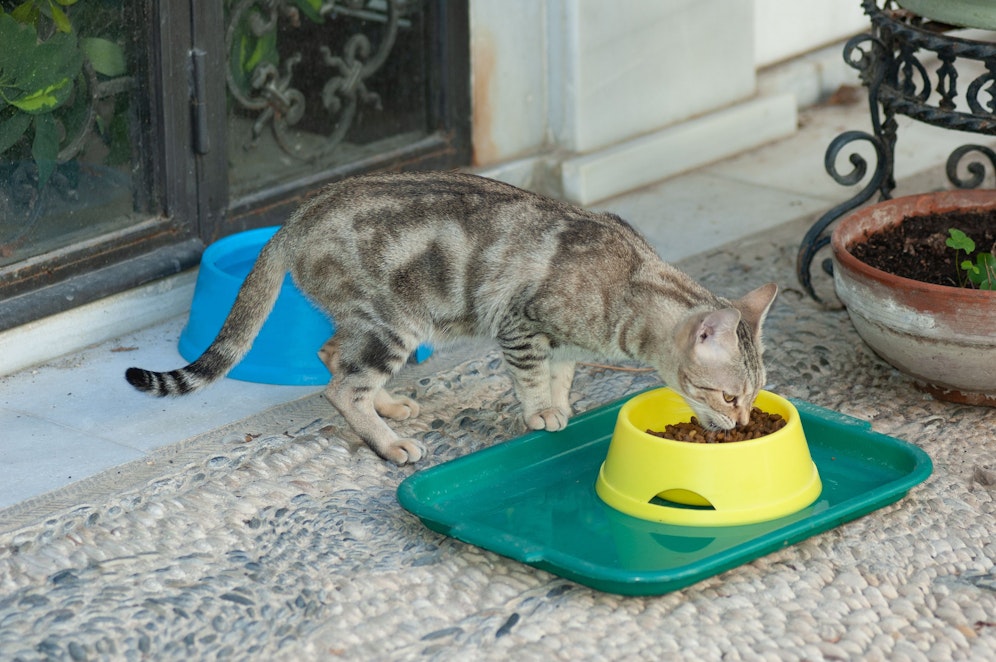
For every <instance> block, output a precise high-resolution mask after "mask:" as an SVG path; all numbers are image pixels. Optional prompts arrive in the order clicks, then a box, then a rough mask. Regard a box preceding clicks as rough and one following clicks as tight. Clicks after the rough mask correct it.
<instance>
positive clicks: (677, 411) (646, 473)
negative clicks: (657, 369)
mask: <svg viewBox="0 0 996 662" xmlns="http://www.w3.org/2000/svg"><path fill="white" fill-rule="evenodd" d="M754 406H755V407H757V408H758V409H760V410H761V411H764V412H768V413H773V414H780V415H781V416H782V417H783V418H784V419H785V420H786V425H785V427H783V428H781V429H780V430H778V431H776V432H773V433H771V434H769V435H766V436H764V437H759V438H757V439H750V440H747V441H734V442H725V443H714V444H698V443H692V442H687V441H674V440H672V439H662V438H660V437H656V436H654V435H651V434H647V432H646V430H648V429H650V430H663V429H664V426H665V425H668V424H672V423H680V422H685V421H688V420H690V419H691V417H692V416H693V415H694V414H695V412H694V411H693V410H692V408H691V407H689V406H688V404H687V403H686V402H685V400H684V399H683V398H682V397H681V396H680V395H678V393H677V392H675V391H673V390H671V389H669V388H659V389H655V390H653V391H648V392H646V393H642V394H640V395H637V396H635V397H633V398H632V399H630V400H629V401H628V402H626V404H624V405H623V406H622V409H620V410H619V417H618V419H617V420H616V427H615V431H614V432H613V434H612V441H611V442H610V443H609V451H608V454H607V455H606V458H605V462H603V463H602V468H601V469H600V470H599V472H598V480H597V481H596V483H595V491H596V492H597V493H598V496H599V497H600V498H601V499H602V501H604V502H605V503H607V504H608V505H610V506H612V507H613V508H615V509H616V510H619V511H621V512H624V513H626V514H627V515H632V516H633V517H639V518H641V519H646V520H651V521H656V522H662V523H665V524H678V525H683V526H731V525H737V524H753V523H755V522H763V521H766V520H771V519H776V518H778V517H783V516H785V515H789V514H791V513H794V512H796V511H798V510H802V509H803V508H805V507H806V506H808V505H810V504H811V503H813V502H814V501H816V499H817V498H818V497H819V496H820V492H821V491H822V490H823V485H822V483H821V482H820V475H819V472H818V471H817V469H816V465H815V464H814V463H813V459H812V457H811V456H810V454H809V446H808V445H807V444H806V437H805V435H804V434H803V431H802V422H801V420H800V419H799V412H798V410H796V408H795V406H793V405H792V403H791V402H789V401H788V400H786V399H785V398H782V397H780V396H777V395H775V394H774V393H770V392H768V391H761V392H760V393H759V394H758V396H757V401H756V402H755V403H754Z"/></svg>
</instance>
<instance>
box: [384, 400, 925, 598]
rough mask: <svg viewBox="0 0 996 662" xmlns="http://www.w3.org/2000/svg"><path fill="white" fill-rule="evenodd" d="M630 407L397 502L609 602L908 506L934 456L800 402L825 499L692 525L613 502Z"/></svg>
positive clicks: (429, 482)
mask: <svg viewBox="0 0 996 662" xmlns="http://www.w3.org/2000/svg"><path fill="white" fill-rule="evenodd" d="M626 399H628V398H625V399H622V400H619V401H617V402H614V403H612V404H609V405H605V406H603V407H600V408H598V409H594V410H592V411H590V412H587V413H584V414H581V415H579V416H577V417H575V418H574V419H572V420H571V422H570V423H569V424H568V426H567V428H565V429H564V430H562V431H560V432H555V433H550V432H532V433H530V434H527V435H524V436H522V437H518V438H516V439H513V440H511V441H508V442H505V443H502V444H499V445H497V446H493V447H491V448H487V449H485V450H482V451H478V452H477V453H472V454H470V455H467V456H465V457H462V458H458V459H456V460H452V461H450V462H447V463H445V464H441V465H439V466H436V467H433V468H431V469H426V470H424V471H420V472H418V473H416V474H413V475H412V476H410V477H408V478H407V479H406V480H405V481H404V482H403V483H401V485H400V486H399V487H398V501H399V502H400V503H401V505H402V506H403V507H404V508H405V509H407V510H409V511H411V512H412V513H414V514H415V515H417V516H418V517H419V518H420V519H421V520H422V522H423V523H425V525H426V526H428V527H429V528H430V529H432V530H434V531H438V532H440V533H443V534H446V535H449V536H452V537H454V538H456V539H458V540H462V541H464V542H468V543H471V544H474V545H477V546H479V547H483V548H485V549H489V550H491V551H493V552H497V553H498V554H501V555H503V556H507V557H509V558H512V559H515V560H517V561H521V562H522V563H526V564H529V565H531V566H535V567H537V568H541V569H543V570H547V571H549V572H552V573H553V574H556V575H560V576H562V577H566V578H568V579H571V580H573V581H576V582H578V583H580V584H584V585H586V586H590V587H592V588H595V589H598V590H601V591H607V592H610V593H621V594H625V595H659V594H662V593H667V592H669V591H674V590H677V589H680V588H684V587H685V586H688V585H690V584H694V583H695V582H697V581H700V580H702V579H705V578H707V577H711V576H712V575H715V574H718V573H720V572H723V571H725V570H729V569H730V568H734V567H736V566H738V565H740V564H742V563H746V562H748V561H752V560H753V559H756V558H758V557H760V556H763V555H765V554H768V553H770V552H773V551H775V550H778V549H781V548H783V547H787V546H788V545H791V544H794V543H796V542H799V541H800V540H804V539H806V538H808V537H810V536H812V535H815V534H817V533H821V532H823V531H826V530H828V529H831V528H833V527H835V526H837V525H838V524H842V523H844V522H847V521H850V520H853V519H856V518H858V517H861V516H862V515H865V514H867V513H869V512H871V511H873V510H876V509H878V508H881V507H882V506H885V505H888V504H890V503H893V502H895V501H898V500H899V499H901V498H902V497H903V496H904V495H905V494H906V492H907V491H909V489H910V488H911V487H913V486H914V485H917V484H918V483H920V482H922V481H924V480H925V479H926V478H927V477H928V476H929V475H930V472H931V468H932V465H931V461H930V458H929V457H928V456H927V454H926V453H924V452H923V451H922V450H920V449H919V448H917V447H916V446H913V445H912V444H909V443H907V442H905V441H901V440H899V439H894V438H892V437H887V436H885V435H882V434H878V433H876V432H873V431H872V430H871V426H870V425H869V424H868V423H865V422H864V421H860V420H858V419H855V418H851V417H849V416H844V415H842V414H839V413H837V412H833V411H830V410H828V409H823V408H822V407H817V406H815V405H812V404H809V403H806V402H801V401H795V400H793V404H794V405H795V406H796V407H797V408H798V410H799V414H800V416H801V418H802V425H803V429H804V430H805V433H806V439H807V440H808V442H809V448H810V453H811V454H812V456H813V461H814V462H815V463H816V466H817V467H818V468H819V471H820V477H821V479H822V481H823V493H822V494H821V495H820V497H819V498H818V499H817V500H816V502H815V503H813V504H812V505H811V506H808V507H806V508H804V509H803V510H801V511H799V512H797V513H794V514H792V515H789V516H787V517H783V518H781V519H777V520H772V521H769V522H764V523H761V524H751V525H746V526H730V527H712V528H703V527H685V526H674V525H668V524H658V523H655V522H649V521H645V520H642V519H637V518H634V517H630V516H628V515H625V514H623V513H620V512H618V511H616V510H615V509H613V508H611V507H609V506H607V505H605V504H604V503H603V502H602V501H601V499H599V498H598V495H596V494H595V479H596V478H597V476H598V470H599V467H600V466H601V464H602V462H603V461H604V460H605V454H606V452H607V450H608V446H609V440H610V438H611V436H612V430H613V428H614V427H615V422H616V415H617V414H618V412H619V408H620V407H621V406H622V404H623V402H625V400H626Z"/></svg>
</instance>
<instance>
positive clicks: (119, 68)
mask: <svg viewBox="0 0 996 662" xmlns="http://www.w3.org/2000/svg"><path fill="white" fill-rule="evenodd" d="M80 48H81V49H82V50H83V53H85V54H86V57H87V59H88V60H90V64H91V65H93V70H94V71H96V72H97V73H98V74H103V75H104V76H108V77H114V76H123V75H124V73H125V72H126V71H127V65H126V64H125V56H124V51H123V50H122V49H121V47H120V46H118V45H117V44H115V43H114V42H113V41H109V40H107V39H101V38H99V37H88V38H86V39H82V40H81V41H80Z"/></svg>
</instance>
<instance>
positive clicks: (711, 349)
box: [691, 308, 740, 359]
mask: <svg viewBox="0 0 996 662" xmlns="http://www.w3.org/2000/svg"><path fill="white" fill-rule="evenodd" d="M738 324H740V311H739V310H737V309H736V308H722V309H720V310H714V311H712V312H711V313H707V314H706V315H705V317H703V318H702V319H701V321H699V323H698V325H697V326H695V327H694V328H695V336H694V337H693V338H692V339H691V340H692V348H693V351H694V352H695V353H696V355H698V356H699V358H703V359H724V358H726V357H729V356H730V355H731V354H732V353H733V352H734V351H736V349H737V325H738Z"/></svg>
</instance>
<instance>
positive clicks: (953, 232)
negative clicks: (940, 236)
mask: <svg viewBox="0 0 996 662" xmlns="http://www.w3.org/2000/svg"><path fill="white" fill-rule="evenodd" d="M948 234H949V235H950V236H949V237H948V238H947V239H946V240H945V241H944V244H945V245H946V246H947V247H948V248H953V249H955V250H956V251H957V250H961V251H965V252H966V253H971V252H972V251H974V250H975V242H974V241H972V238H971V237H969V236H968V235H967V234H965V233H964V232H962V231H961V230H959V229H957V228H949V229H948Z"/></svg>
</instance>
